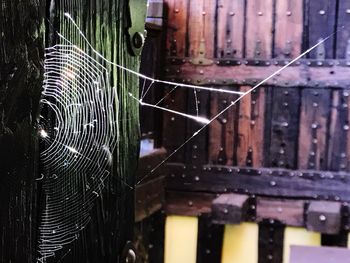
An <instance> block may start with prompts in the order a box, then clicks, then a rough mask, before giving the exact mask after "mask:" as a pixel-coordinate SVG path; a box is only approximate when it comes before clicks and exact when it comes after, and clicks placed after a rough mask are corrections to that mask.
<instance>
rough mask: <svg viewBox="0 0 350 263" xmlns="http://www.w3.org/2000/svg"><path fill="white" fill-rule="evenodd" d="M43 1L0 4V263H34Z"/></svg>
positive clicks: (25, 0)
mask: <svg viewBox="0 0 350 263" xmlns="http://www.w3.org/2000/svg"><path fill="white" fill-rule="evenodd" d="M44 19H45V1H34V0H3V1H1V4H0V32H1V33H0V203H1V206H0V237H1V238H0V262H22V263H30V262H36V260H37V258H36V256H37V254H36V248H37V247H36V246H37V244H38V243H37V240H36V235H37V231H36V228H37V221H38V210H39V208H38V207H39V205H38V204H39V201H38V199H39V198H38V197H39V196H38V192H40V186H39V185H40V182H39V181H37V180H36V179H37V178H39V177H40V173H39V165H38V159H39V149H38V135H37V118H38V113H39V101H40V98H41V89H42V82H43V73H44V69H43V59H44V37H45V32H44V22H45V20H44Z"/></svg>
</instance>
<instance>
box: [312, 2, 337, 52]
mask: <svg viewBox="0 0 350 263" xmlns="http://www.w3.org/2000/svg"><path fill="white" fill-rule="evenodd" d="M336 3H337V1H334V0H309V7H308V9H307V10H308V11H309V12H308V24H309V31H308V34H309V36H308V42H309V46H310V47H311V46H313V45H315V44H316V43H317V42H318V41H319V40H320V39H322V38H324V37H326V36H328V35H330V34H332V33H333V31H334V26H335V23H336ZM334 48H335V47H334V41H333V39H330V40H329V41H326V42H324V54H322V55H321V54H320V52H319V51H320V49H317V48H316V49H315V50H313V51H311V52H310V53H309V57H310V58H318V57H324V58H334V53H335V52H334ZM322 53H323V52H322Z"/></svg>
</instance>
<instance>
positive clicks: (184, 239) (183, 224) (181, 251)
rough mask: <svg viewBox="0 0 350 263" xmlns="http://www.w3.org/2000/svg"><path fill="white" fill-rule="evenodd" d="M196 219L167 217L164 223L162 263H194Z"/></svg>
mask: <svg viewBox="0 0 350 263" xmlns="http://www.w3.org/2000/svg"><path fill="white" fill-rule="evenodd" d="M197 234H198V218H197V217H186V216H168V217H167V218H166V222H165V255H164V263H179V262H184V263H196V256H197Z"/></svg>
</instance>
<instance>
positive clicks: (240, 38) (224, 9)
mask: <svg viewBox="0 0 350 263" xmlns="http://www.w3.org/2000/svg"><path fill="white" fill-rule="evenodd" d="M244 9H245V2H244V0H238V1H225V0H219V1H218V4H217V19H218V21H217V54H216V57H217V58H226V57H232V58H242V57H243V43H244V21H245V18H244Z"/></svg>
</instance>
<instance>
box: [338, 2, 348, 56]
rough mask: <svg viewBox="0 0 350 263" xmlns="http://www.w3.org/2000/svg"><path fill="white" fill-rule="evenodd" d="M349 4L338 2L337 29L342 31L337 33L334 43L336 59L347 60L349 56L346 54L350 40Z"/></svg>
mask: <svg viewBox="0 0 350 263" xmlns="http://www.w3.org/2000/svg"><path fill="white" fill-rule="evenodd" d="M349 10H350V2H349V1H338V10H337V11H338V21H337V26H338V28H341V27H343V28H342V30H340V31H338V32H337V43H336V57H337V58H349V55H350V54H347V52H348V51H350V50H348V47H349V40H350V19H349V18H350V12H349Z"/></svg>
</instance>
